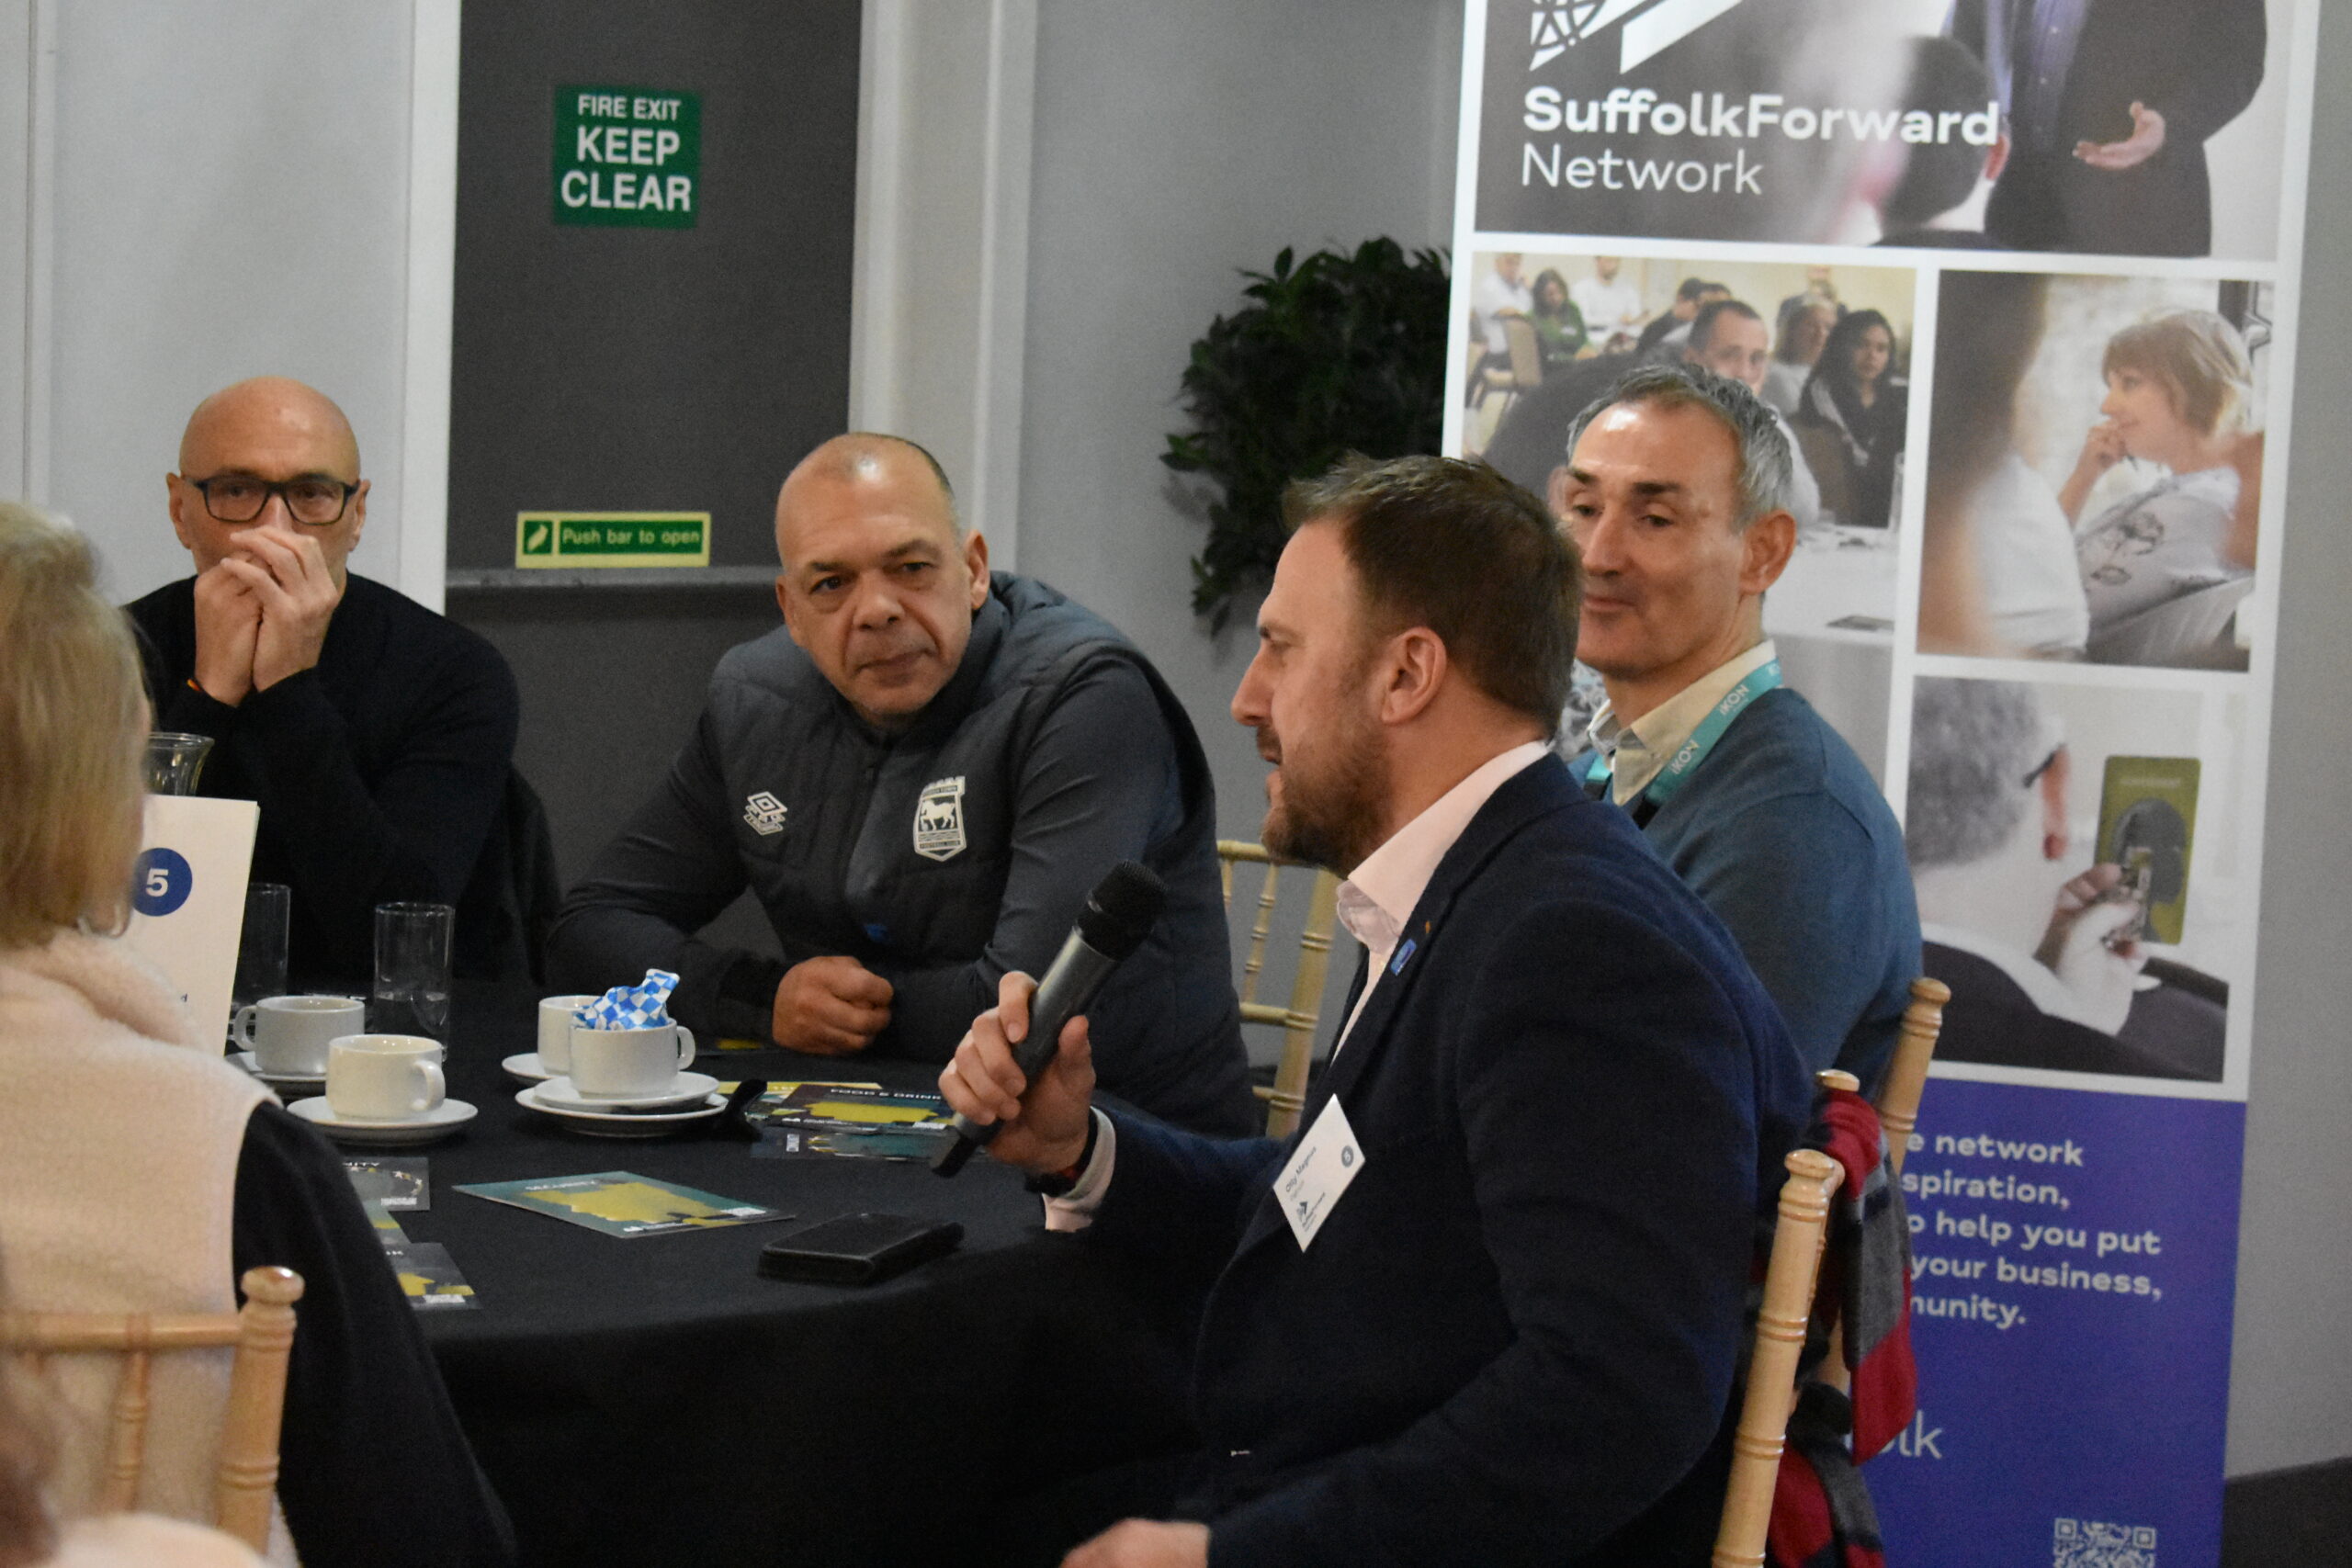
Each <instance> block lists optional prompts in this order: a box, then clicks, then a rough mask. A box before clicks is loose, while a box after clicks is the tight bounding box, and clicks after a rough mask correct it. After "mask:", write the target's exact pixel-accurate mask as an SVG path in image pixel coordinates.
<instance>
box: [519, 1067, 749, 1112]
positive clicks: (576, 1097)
mask: <svg viewBox="0 0 2352 1568" xmlns="http://www.w3.org/2000/svg"><path fill="white" fill-rule="evenodd" d="M717 1088H718V1079H717V1078H715V1077H711V1076H710V1075H709V1074H708V1073H680V1074H679V1075H678V1076H677V1077H676V1078H675V1079H674V1080H673V1081H672V1083H671V1085H670V1087H669V1088H668V1089H664V1090H662V1092H661V1093H660V1094H590V1093H589V1092H588V1091H587V1090H585V1089H582V1088H581V1087H580V1086H579V1085H578V1084H576V1083H573V1082H572V1081H571V1079H570V1078H568V1077H552V1078H549V1079H548V1080H547V1082H545V1083H543V1084H540V1085H538V1086H537V1088H536V1089H534V1091H533V1092H534V1093H535V1094H536V1095H537V1098H538V1101H539V1103H540V1105H542V1106H544V1107H547V1108H548V1109H550V1110H556V1111H664V1110H672V1109H675V1110H679V1111H684V1110H688V1109H691V1108H692V1107H694V1106H696V1105H700V1104H701V1103H702V1102H703V1101H704V1100H706V1099H707V1098H708V1096H709V1094H710V1091H711V1090H712V1089H717Z"/></svg>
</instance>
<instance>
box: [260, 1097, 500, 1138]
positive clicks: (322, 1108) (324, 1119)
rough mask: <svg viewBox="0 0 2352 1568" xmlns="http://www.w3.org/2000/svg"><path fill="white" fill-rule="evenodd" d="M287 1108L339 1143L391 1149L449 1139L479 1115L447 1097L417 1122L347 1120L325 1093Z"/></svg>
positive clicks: (463, 1103)
mask: <svg viewBox="0 0 2352 1568" xmlns="http://www.w3.org/2000/svg"><path fill="white" fill-rule="evenodd" d="M286 1109H287V1110H288V1111H292V1112H294V1114H295V1115H297V1116H300V1118H301V1119H302V1120H303V1121H305V1122H309V1123H310V1124H311V1126H313V1127H316V1128H317V1129H318V1130H319V1131H320V1132H322V1133H324V1134H326V1135H327V1136H328V1137H330V1138H333V1139H334V1140H335V1141H336V1142H337V1143H341V1144H375V1145H381V1146H384V1147H388V1148H390V1147H398V1146H400V1145H403V1144H429V1143H431V1142H433V1140H434V1139H435V1138H446V1137H447V1136H448V1135H449V1134H452V1133H454V1132H456V1131H457V1130H458V1128H460V1127H462V1126H464V1125H465V1124H466V1123H467V1122H470V1121H472V1120H473V1119H474V1117H475V1116H476V1115H477V1114H479V1112H477V1111H475V1110H474V1108H473V1107H472V1106H470V1105H469V1104H467V1103H466V1102H465V1101H464V1100H443V1101H442V1102H441V1103H440V1104H438V1105H436V1106H435V1107H434V1108H433V1109H432V1110H431V1111H426V1112H425V1113H424V1115H422V1116H420V1117H418V1118H417V1119H416V1120H414V1121H413V1122H362V1121H356V1120H346V1119H343V1118H339V1117H337V1116H336V1115H335V1113H334V1108H333V1107H332V1106H330V1105H328V1104H327V1097H326V1096H325V1095H323V1094H322V1095H318V1096H315V1097H313V1098H311V1099H310V1100H296V1101H295V1102H294V1103H293V1104H291V1105H289V1106H288V1107H287V1108H286Z"/></svg>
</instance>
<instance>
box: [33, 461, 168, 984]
mask: <svg viewBox="0 0 2352 1568" xmlns="http://www.w3.org/2000/svg"><path fill="white" fill-rule="evenodd" d="M141 685H142V682H141V675H140V670H139V652H138V649H137V648H136V647H135V646H134V645H133V643H132V641H131V634H130V623H129V622H127V621H126V620H125V619H124V618H123V615H122V613H121V612H120V611H119V610H117V609H116V608H115V607H114V606H113V605H111V604H107V602H106V600H105V599H103V598H101V597H100V596H99V594H98V591H97V573H96V563H95V561H94V560H93V559H92V557H91V554H90V547H89V545H88V544H87V542H85V540H84V539H83V538H82V536H80V535H79V534H76V533H74V531H73V529H71V528H69V527H66V526H64V525H61V524H58V523H53V522H51V520H50V519H49V518H47V517H45V516H43V515H42V514H41V513H38V512H35V511H33V510H32V509H31V508H29V507H26V506H19V505H17V504H15V503H14V502H0V950H5V949H7V948H12V947H39V946H42V945H44V944H46V943H47V942H49V940H50V939H51V937H53V936H55V935H56V934H57V933H58V932H59V931H71V930H74V929H76V928H80V929H82V930H85V931H96V932H101V933H112V932H117V931H120V930H121V929H122V927H123V925H124V923H125V922H126V921H127V920H128V919H129V918H130V869H131V863H132V862H133V861H135V860H136V859H137V858H138V854H139V842H140V837H141V818H140V812H141V802H142V786H141V776H140V765H141V762H140V760H141V754H142V752H143V750H144V749H145V744H146V730H147V699H146V695H145V694H144V692H143V691H142V689H141Z"/></svg>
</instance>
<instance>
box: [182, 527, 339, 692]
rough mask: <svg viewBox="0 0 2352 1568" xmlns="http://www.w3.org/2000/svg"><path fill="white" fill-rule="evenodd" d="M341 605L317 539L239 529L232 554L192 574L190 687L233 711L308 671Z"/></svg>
mask: <svg viewBox="0 0 2352 1568" xmlns="http://www.w3.org/2000/svg"><path fill="white" fill-rule="evenodd" d="M342 603H343V585H342V584H341V583H340V582H338V581H335V576H334V571H333V570H331V569H329V567H328V566H327V560H326V557H325V555H324V554H323V553H322V552H321V550H320V549H319V544H318V541H317V540H316V539H311V538H308V537H305V536H303V535H302V533H301V532H300V530H299V529H298V528H297V527H296V526H295V525H292V524H290V523H275V522H273V523H256V524H255V525H253V526H252V527H250V528H241V529H239V530H238V531H237V534H236V536H235V543H234V545H233V547H232V549H231V551H230V553H229V554H228V555H226V556H224V557H222V558H220V560H218V561H215V562H214V563H213V564H212V565H211V566H209V567H208V568H206V569H205V570H203V571H200V572H198V574H197V578H196V683H197V684H198V685H199V686H201V687H203V688H204V691H205V694H206V695H208V696H209V697H211V698H212V699H213V700H214V701H215V702H220V703H226V704H227V705H229V706H231V707H235V706H236V705H238V704H240V703H242V702H243V701H244V700H245V698H246V697H247V696H248V695H249V694H252V693H254V692H266V691H267V690H268V689H269V688H270V687H272V686H275V685H276V684H277V682H280V681H283V680H285V679H286V678H287V677H288V675H294V674H299V673H300V672H301V671H305V670H308V669H310V668H311V667H312V666H313V665H315V664H317V663H318V661H319V652H320V650H321V649H323V648H324V647H325V646H326V640H327V623H328V622H329V621H330V620H332V619H333V618H334V611H335V606H336V605H338V604H342Z"/></svg>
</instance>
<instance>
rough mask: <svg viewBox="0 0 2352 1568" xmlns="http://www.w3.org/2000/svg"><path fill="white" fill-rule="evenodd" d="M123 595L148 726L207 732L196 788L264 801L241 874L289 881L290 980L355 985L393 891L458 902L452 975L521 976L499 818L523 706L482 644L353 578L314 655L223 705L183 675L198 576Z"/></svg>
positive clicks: (499, 661)
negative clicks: (128, 600)
mask: <svg viewBox="0 0 2352 1568" xmlns="http://www.w3.org/2000/svg"><path fill="white" fill-rule="evenodd" d="M126 608H127V610H128V613H129V614H130V618H131V621H132V623H133V624H134V625H135V626H137V627H138V628H139V631H140V633H141V639H140V641H141V648H140V653H141V659H142V660H144V661H145V664H146V667H147V689H148V694H149V697H150V700H151V701H153V704H154V707H155V728H158V729H164V730H174V731H180V732H185V733H188V734H194V735H209V736H210V737H212V739H213V747H212V752H211V755H210V756H209V758H208V759H207V761H206V762H205V766H204V773H203V775H202V778H201V780H200V781H199V784H198V794H200V795H212V796H216V797H220V798H224V799H234V800H252V801H256V802H258V803H259V804H260V806H261V828H260V831H259V833H258V835H257V836H256V837H255V839H254V863H253V875H254V879H255V880H257V881H264V882H282V883H285V884H286V885H287V886H290V887H291V888H293V890H294V908H293V916H292V931H291V937H290V941H289V943H288V948H289V953H288V961H289V963H288V966H289V969H290V971H291V973H292V974H293V975H294V976H297V977H298V978H299V979H300V981H302V982H303V983H306V984H322V983H330V982H338V983H343V984H348V985H354V986H362V985H366V984H367V983H368V980H369V978H370V977H371V976H372V974H373V967H374V962H375V960H374V948H375V908H376V906H377V905H378V904H380V903H384V902H387V901H390V900H394V899H415V900H420V901H423V902H426V903H435V904H453V905H455V906H457V909H458V922H457V936H456V943H455V954H454V957H455V968H456V971H457V973H458V975H459V976H464V977H469V978H470V977H481V978H492V979H494V978H508V977H515V976H518V975H520V974H521V973H522V972H523V971H522V964H523V960H522V957H521V948H520V940H519V935H518V931H517V927H516V923H515V920H514V919H512V918H511V917H509V916H508V915H507V914H506V913H505V912H504V911H505V909H506V908H507V907H509V906H511V903H512V899H511V896H510V895H509V894H508V891H507V889H506V887H505V884H506V882H507V880H508V873H507V864H508V861H507V856H506V853H505V843H504V840H503V834H502V833H501V831H500V830H499V829H500V826H501V810H502V806H503V801H504V799H505V792H506V777H507V773H508V768H509V764H510V762H511V761H512V760H513V757H514V754H515V728H516V726H517V724H518V722H519V715H520V704H519V702H518V700H517V698H516V695H515V677H514V675H513V674H512V673H511V672H510V671H508V670H507V668H506V661H505V660H504V659H503V658H501V657H500V656H499V653H498V650H497V649H494V648H492V647H491V646H490V644H489V643H487V642H485V641H483V640H482V639H481V637H478V636H476V635H475V634H474V633H472V632H470V631H468V630H467V629H466V628H465V627H463V626H458V625H457V624H456V623H454V622H452V621H447V620H445V619H443V618H442V617H441V616H439V615H435V614H434V613H433V612H432V611H430V610H427V609H425V608H424V606H423V605H421V604H417V603H415V602H414V601H413V600H411V599H409V598H406V597H404V596H403V595H401V594H400V593H397V592H394V591H392V590H391V589H390V588H386V587H384V586H383V585H382V584H380V583H376V582H370V581H368V580H367V579H366V578H364V577H357V576H354V577H351V578H349V579H348V580H347V582H346V585H345V590H344V595H343V603H342V604H340V605H339V606H337V608H336V610H335V613H334V620H333V622H331V623H330V624H329V626H328V627H327V637H326V645H325V647H324V649H322V651H321V653H320V655H319V662H318V663H317V665H316V666H314V667H313V668H311V669H309V670H305V671H301V672H300V673H299V674H296V675H290V676H288V677H287V678H286V679H285V680H283V681H280V682H277V684H276V685H274V686H272V687H270V688H269V689H268V690H267V691H264V692H254V693H251V694H248V695H247V696H246V697H245V699H244V701H243V702H242V703H240V704H238V705H236V706H234V707H232V706H229V705H226V704H223V703H218V702H215V701H213V700H212V698H211V697H209V696H208V695H206V694H204V693H203V692H201V691H199V690H198V689H196V688H195V687H193V686H191V685H190V684H189V683H188V682H189V678H190V677H191V676H192V675H193V674H194V673H195V670H196V580H195V579H194V578H183V579H182V580H181V581H177V582H173V583H169V584H166V585H165V586H164V587H162V588H159V589H157V590H156V591H155V592H153V593H150V594H148V595H147V596H146V597H145V598H143V599H141V600H139V601H137V602H136V603H134V604H130V605H128V606H127V607H126Z"/></svg>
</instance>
